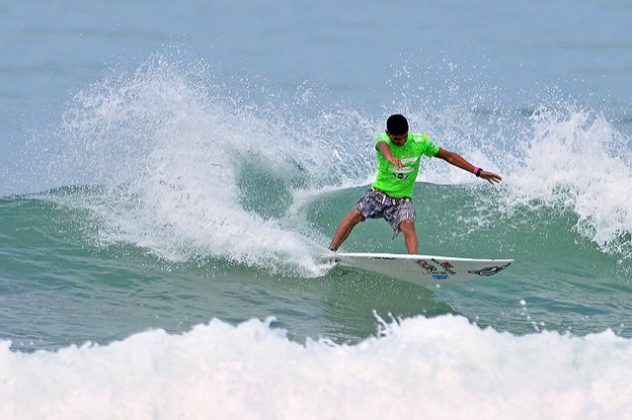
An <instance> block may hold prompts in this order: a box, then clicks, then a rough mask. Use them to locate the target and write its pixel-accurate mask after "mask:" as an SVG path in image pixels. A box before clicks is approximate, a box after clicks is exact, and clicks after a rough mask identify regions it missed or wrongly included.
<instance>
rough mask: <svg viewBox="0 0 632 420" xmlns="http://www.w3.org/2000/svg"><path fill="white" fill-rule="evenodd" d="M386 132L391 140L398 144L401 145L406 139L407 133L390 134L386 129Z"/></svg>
mask: <svg viewBox="0 0 632 420" xmlns="http://www.w3.org/2000/svg"><path fill="white" fill-rule="evenodd" d="M386 134H388V136H389V137H390V138H391V141H392V142H393V143H395V144H396V145H398V146H403V145H404V144H406V140H407V139H408V133H404V134H391V133H389V132H388V130H386Z"/></svg>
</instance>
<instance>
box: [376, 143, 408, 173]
mask: <svg viewBox="0 0 632 420" xmlns="http://www.w3.org/2000/svg"><path fill="white" fill-rule="evenodd" d="M375 148H376V149H377V150H379V151H380V153H382V156H384V157H385V158H386V160H388V161H389V162H391V163H392V164H393V165H395V166H397V169H402V168H403V167H404V165H403V164H402V161H401V160H399V159H397V158H396V157H395V156H393V154H392V153H391V149H389V148H388V145H387V144H386V143H384V142H380V143H378V144H377V145H376V146H375Z"/></svg>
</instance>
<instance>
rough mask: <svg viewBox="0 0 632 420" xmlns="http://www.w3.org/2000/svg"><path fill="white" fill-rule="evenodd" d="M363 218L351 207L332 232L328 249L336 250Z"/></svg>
mask: <svg viewBox="0 0 632 420" xmlns="http://www.w3.org/2000/svg"><path fill="white" fill-rule="evenodd" d="M363 220H364V216H362V212H361V211H360V210H358V209H353V210H351V211H350V212H349V214H347V215H346V216H345V218H344V219H342V222H340V224H339V225H338V228H337V229H336V233H334V237H333V238H332V239H331V243H330V244H329V249H331V250H332V251H337V250H338V248H340V245H342V243H343V242H344V241H345V239H347V237H349V234H350V233H351V231H352V230H353V228H354V227H355V225H357V224H358V223H360V222H361V221H363ZM413 228H414V227H413Z"/></svg>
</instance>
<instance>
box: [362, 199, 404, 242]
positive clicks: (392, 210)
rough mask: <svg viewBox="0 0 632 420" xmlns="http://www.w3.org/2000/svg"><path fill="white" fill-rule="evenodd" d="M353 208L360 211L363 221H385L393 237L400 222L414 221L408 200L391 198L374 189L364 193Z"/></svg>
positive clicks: (397, 230)
mask: <svg viewBox="0 0 632 420" xmlns="http://www.w3.org/2000/svg"><path fill="white" fill-rule="evenodd" d="M354 208H355V209H358V210H360V211H361V212H362V216H364V218H365V219H367V218H369V219H378V218H384V219H386V221H387V222H388V224H389V225H391V228H392V229H393V237H395V235H397V233H398V232H399V224H400V223H401V222H402V220H406V219H410V220H412V221H413V222H414V221H415V206H413V202H412V201H411V199H410V198H391V197H389V196H388V195H386V194H384V193H383V192H381V191H377V190H374V189H371V190H369V191H367V192H365V193H364V195H363V196H362V198H360V200H358V202H357V203H356V205H355V206H354Z"/></svg>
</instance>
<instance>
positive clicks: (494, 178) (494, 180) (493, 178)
mask: <svg viewBox="0 0 632 420" xmlns="http://www.w3.org/2000/svg"><path fill="white" fill-rule="evenodd" d="M480 178H483V179H484V180H485V181H487V182H489V183H490V184H498V183H499V182H500V181H502V180H503V178H502V177H501V176H500V175H497V174H495V173H493V172H490V171H481V175H480Z"/></svg>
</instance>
